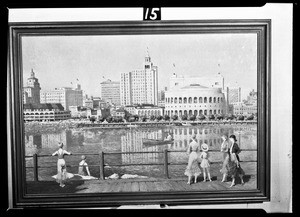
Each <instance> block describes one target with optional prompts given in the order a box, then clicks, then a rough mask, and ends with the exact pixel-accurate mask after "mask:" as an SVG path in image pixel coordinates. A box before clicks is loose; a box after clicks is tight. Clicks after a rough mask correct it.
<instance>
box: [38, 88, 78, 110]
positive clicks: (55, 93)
mask: <svg viewBox="0 0 300 217" xmlns="http://www.w3.org/2000/svg"><path fill="white" fill-rule="evenodd" d="M40 97H41V103H61V104H62V106H63V107H64V109H65V110H67V111H69V106H83V94H82V90H81V87H80V85H79V84H77V87H76V88H71V87H61V88H55V89H54V90H49V91H41V95H40Z"/></svg>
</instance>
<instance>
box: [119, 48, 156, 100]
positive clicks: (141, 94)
mask: <svg viewBox="0 0 300 217" xmlns="http://www.w3.org/2000/svg"><path fill="white" fill-rule="evenodd" d="M157 71H158V68H157V66H154V65H153V63H152V62H151V58H150V56H149V53H148V52H147V55H146V57H145V63H144V69H140V70H134V71H131V72H123V73H121V88H120V95H121V105H122V106H126V105H134V104H153V105H157V104H158V98H157V97H158V78H157Z"/></svg>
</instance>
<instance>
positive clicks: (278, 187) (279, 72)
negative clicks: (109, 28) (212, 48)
mask: <svg viewBox="0 0 300 217" xmlns="http://www.w3.org/2000/svg"><path fill="white" fill-rule="evenodd" d="M292 7H293V6H292V4H267V5H265V6H264V7H260V8H162V9H161V11H162V20H193V19H272V26H271V29H272V35H271V37H272V46H271V58H272V60H271V71H272V72H271V96H272V99H271V115H272V117H271V122H272V125H271V201H270V202H265V203H257V204H232V205H190V206H174V207H173V206H172V207H168V208H173V209H174V208H193V209H195V208H197V209H202V208H212V209H216V208H263V209H265V210H266V211H267V212H291V211H292V10H293V8H292ZM142 16H143V9H142V8H124V9H123V8H114V9H107V8H105V9H103V8H82V9H11V10H9V22H37V21H38V22H41V21H108V20H142ZM276 117H281V121H278V120H277V119H276ZM282 120H284V121H282ZM283 138H284V141H283ZM120 208H159V205H154V206H122V207H120Z"/></svg>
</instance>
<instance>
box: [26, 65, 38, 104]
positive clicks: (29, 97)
mask: <svg viewBox="0 0 300 217" xmlns="http://www.w3.org/2000/svg"><path fill="white" fill-rule="evenodd" d="M40 90H41V87H40V83H39V80H38V79H37V78H36V77H35V73H34V72H33V69H31V74H30V77H29V78H28V79H27V82H26V86H25V87H24V88H23V103H24V104H29V103H30V104H39V103H40Z"/></svg>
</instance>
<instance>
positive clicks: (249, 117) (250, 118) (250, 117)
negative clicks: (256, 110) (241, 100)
mask: <svg viewBox="0 0 300 217" xmlns="http://www.w3.org/2000/svg"><path fill="white" fill-rule="evenodd" d="M253 119H254V115H253V114H251V115H250V116H248V117H247V118H246V120H253Z"/></svg>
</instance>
